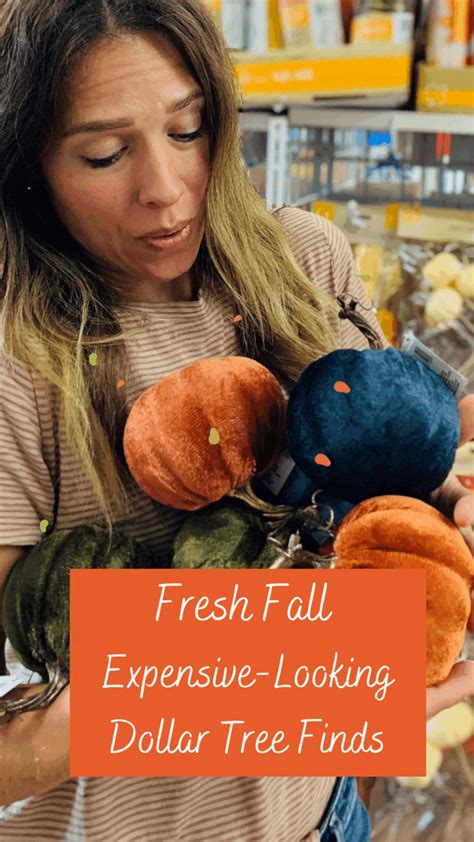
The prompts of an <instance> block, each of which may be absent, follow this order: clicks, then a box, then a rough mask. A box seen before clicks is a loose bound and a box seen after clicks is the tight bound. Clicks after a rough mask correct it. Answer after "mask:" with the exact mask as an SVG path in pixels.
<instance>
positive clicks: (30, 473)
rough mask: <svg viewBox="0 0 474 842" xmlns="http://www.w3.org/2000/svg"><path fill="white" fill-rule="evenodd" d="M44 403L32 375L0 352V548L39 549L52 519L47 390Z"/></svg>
mask: <svg viewBox="0 0 474 842" xmlns="http://www.w3.org/2000/svg"><path fill="white" fill-rule="evenodd" d="M39 398H41V396H40V395H39V394H38V384H37V382H36V378H35V377H34V375H33V373H32V372H31V371H29V369H28V368H27V367H26V366H24V365H23V364H21V363H19V362H18V361H17V360H15V359H13V358H12V357H10V356H8V355H7V354H5V352H4V351H3V350H0V546H5V545H9V546H28V545H31V544H36V543H37V542H38V541H39V540H40V538H41V537H42V535H41V531H40V528H39V525H40V522H41V521H42V520H44V519H45V520H48V521H51V519H52V516H53V509H54V488H53V480H52V476H51V472H50V469H49V467H48V465H47V463H46V461H45V445H46V442H45V441H44V435H43V432H44V426H45V421H47V420H48V419H47V415H46V417H43V418H41V417H40V403H41V407H42V409H43V414H44V412H45V411H46V413H47V406H48V403H47V390H45V394H44V395H43V396H42V400H40V402H39ZM47 426H48V425H47ZM50 432H51V436H52V426H51V427H50ZM49 444H51V442H50V443H49ZM46 449H47V448H46Z"/></svg>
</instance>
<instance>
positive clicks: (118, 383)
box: [117, 380, 125, 389]
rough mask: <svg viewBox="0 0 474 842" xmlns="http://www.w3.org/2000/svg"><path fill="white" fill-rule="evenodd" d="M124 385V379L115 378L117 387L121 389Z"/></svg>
mask: <svg viewBox="0 0 474 842" xmlns="http://www.w3.org/2000/svg"><path fill="white" fill-rule="evenodd" d="M124 386H125V380H117V389H122V388H123V387H124Z"/></svg>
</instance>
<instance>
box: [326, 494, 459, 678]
mask: <svg viewBox="0 0 474 842" xmlns="http://www.w3.org/2000/svg"><path fill="white" fill-rule="evenodd" d="M334 550H335V553H336V556H337V562H336V566H337V567H344V568H378V569H380V568H390V569H407V568H408V569H422V570H426V606H427V637H426V650H427V651H426V655H427V674H426V682H427V686H428V687H430V686H432V685H434V684H438V683H439V682H441V681H444V679H445V678H446V677H447V676H448V674H449V672H450V670H451V668H452V666H453V664H454V662H455V660H456V658H457V657H458V655H459V653H460V651H461V649H462V646H463V639H464V633H465V630H466V624H467V620H468V617H469V613H470V609H471V596H470V594H471V587H472V584H473V581H474V560H473V558H472V554H471V551H470V550H469V548H468V547H467V544H466V543H465V541H464V539H463V537H462V535H461V533H460V531H459V529H458V528H457V527H456V526H455V525H454V524H453V523H451V522H450V521H449V520H447V518H445V517H444V515H442V514H441V512H438V511H437V509H434V508H433V507H432V506H429V505H428V504H427V503H423V502H422V501H421V500H415V499H412V498H409V497H398V496H386V497H377V498H373V499H371V500H365V501H364V502H363V503H360V504H359V505H358V506H356V507H355V508H354V509H352V511H351V512H349V514H348V515H347V517H346V518H345V519H344V520H343V522H342V524H341V526H340V528H339V530H338V533H337V535H336V540H335V543H334Z"/></svg>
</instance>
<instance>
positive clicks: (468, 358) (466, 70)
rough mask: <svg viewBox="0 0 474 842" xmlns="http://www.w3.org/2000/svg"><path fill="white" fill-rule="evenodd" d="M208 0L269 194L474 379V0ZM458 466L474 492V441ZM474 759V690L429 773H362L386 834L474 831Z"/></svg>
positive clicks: (381, 835) (439, 724)
mask: <svg viewBox="0 0 474 842" xmlns="http://www.w3.org/2000/svg"><path fill="white" fill-rule="evenodd" d="M207 4H208V6H209V7H210V8H211V10H212V12H213V14H214V15H215V16H216V18H217V19H218V21H219V22H220V24H221V25H222V27H223V29H224V34H225V37H226V40H227V43H228V45H229V47H230V48H231V49H232V53H233V57H234V60H235V65H236V69H237V73H238V76H239V79H240V84H241V89H242V97H243V107H242V113H241V130H242V142H243V153H244V157H245V161H246V165H247V167H248V170H249V173H250V176H251V178H252V180H253V182H254V184H255V185H256V187H257V189H258V190H259V191H260V193H261V194H262V196H263V197H265V199H266V202H267V204H268V206H269V207H274V206H276V207H279V206H281V205H283V204H287V205H293V206H297V207H302V208H305V209H307V210H311V211H313V212H314V213H319V214H322V215H324V216H326V217H327V218H328V219H331V220H333V221H334V222H335V223H336V224H337V225H338V226H339V227H340V228H342V230H343V231H344V232H345V234H346V235H347V237H348V239H349V241H350V242H351V244H352V247H353V250H354V256H355V260H356V265H357V268H358V272H359V274H360V277H361V279H362V282H363V284H364V286H365V289H366V292H367V295H368V297H369V299H370V300H371V302H372V303H373V306H374V308H375V309H376V310H377V313H378V316H379V319H380V322H381V324H382V327H383V329H384V331H385V334H386V336H387V337H388V339H389V341H390V342H391V343H392V344H393V345H394V346H395V347H400V345H401V343H402V341H403V338H404V337H405V336H406V334H407V333H408V332H412V333H414V334H415V335H416V336H417V337H418V338H419V339H421V341H422V342H423V343H424V344H425V345H427V346H428V347H430V348H431V349H432V350H433V351H434V352H435V353H436V354H437V355H438V356H440V357H441V358H442V359H443V360H445V361H446V362H447V363H448V364H449V365H451V366H452V367H453V368H454V369H456V370H457V371H458V372H460V373H461V374H462V375H463V376H464V377H465V378H466V390H467V391H470V392H472V391H474V354H473V324H474V318H473V316H474V141H473V138H474V90H473V89H474V66H473V63H474V0H307V2H304V0H207ZM456 472H457V474H458V476H459V477H460V479H461V481H462V482H463V484H464V485H465V487H466V488H468V489H472V490H473V492H474V442H471V443H468V444H466V445H465V446H464V447H463V448H461V449H460V450H459V451H458V457H457V460H456ZM472 640H473V639H472V637H469V639H468V640H467V642H466V652H465V653H464V654H468V655H470V657H474V647H473V643H472ZM400 728H403V722H400ZM473 758H474V720H473V711H472V708H471V707H470V706H469V705H468V704H467V703H465V704H461V705H458V706H456V708H453V709H452V710H451V711H448V712H446V713H443V714H441V715H439V716H438V717H436V718H435V719H434V720H432V721H431V722H430V723H429V724H428V727H427V775H426V777H425V778H403V779H402V778H386V779H378V780H376V781H364V782H361V786H364V787H365V791H366V793H367V795H366V797H367V798H368V797H369V795H370V812H371V816H372V822H373V839H374V840H377V842H411V840H417V842H418V841H420V842H421V840H423V841H424V842H428V840H429V842H472V840H474V763H473Z"/></svg>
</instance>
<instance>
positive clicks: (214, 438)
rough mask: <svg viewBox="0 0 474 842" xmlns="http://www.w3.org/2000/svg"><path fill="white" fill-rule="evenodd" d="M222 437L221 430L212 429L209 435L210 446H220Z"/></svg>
mask: <svg viewBox="0 0 474 842" xmlns="http://www.w3.org/2000/svg"><path fill="white" fill-rule="evenodd" d="M220 440H221V437H220V435H219V430H216V428H215V427H211V430H210V433H209V444H219V442H220Z"/></svg>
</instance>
